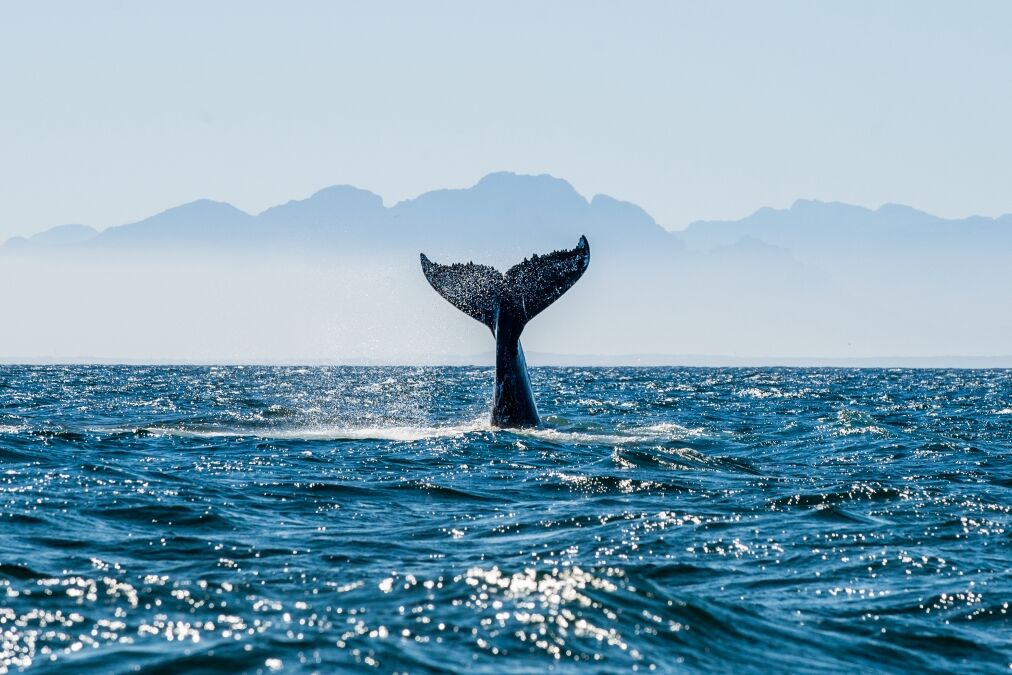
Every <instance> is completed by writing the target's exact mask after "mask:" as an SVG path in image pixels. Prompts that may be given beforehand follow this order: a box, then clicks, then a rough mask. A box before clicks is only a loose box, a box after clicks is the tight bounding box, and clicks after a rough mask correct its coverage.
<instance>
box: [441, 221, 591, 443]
mask: <svg viewBox="0 0 1012 675" xmlns="http://www.w3.org/2000/svg"><path fill="white" fill-rule="evenodd" d="M421 260H422V272H423V273H424V274H425V278H426V279H428V281H429V283H430V284H431V285H432V287H433V288H434V289H436V292H437V293H439V294H440V295H441V296H443V298H445V299H446V300H447V301H449V303H450V304H451V305H453V306H454V307H456V308H457V309H459V310H460V311H462V312H464V314H467V315H468V316H470V317H471V318H474V319H477V320H478V321H481V322H482V323H483V324H485V325H486V326H488V328H489V330H491V331H492V335H494V336H495V390H494V391H493V396H492V426H495V427H534V426H537V425H538V424H540V423H541V418H540V417H538V408H537V405H535V403H534V394H533V393H532V392H531V381H530V378H529V377H528V375H527V362H526V361H525V360H524V350H523V347H521V345H520V334H521V333H522V332H523V330H524V326H526V325H527V322H528V321H530V320H531V319H533V318H534V317H535V316H537V315H538V314H539V313H540V312H541V311H542V310H544V309H545V308H546V307H548V306H549V305H550V304H552V303H553V302H555V301H556V300H558V299H559V298H560V297H561V296H562V294H563V293H565V292H566V291H568V290H569V288H570V287H571V286H572V285H573V284H575V283H576V281H577V279H579V278H580V277H581V276H583V273H584V272H585V271H586V269H587V266H588V265H589V264H590V244H589V243H588V242H587V237H584V236H581V237H580V241H579V242H578V243H577V244H576V248H574V249H571V250H568V251H553V252H552V253H549V254H547V255H537V254H534V255H532V256H531V257H530V258H527V259H525V260H524V261H523V262H521V263H518V264H516V265H514V266H513V267H511V268H510V269H509V270H508V271H507V272H506V273H505V274H503V273H502V272H500V271H499V270H497V269H495V268H492V267H488V266H487V265H476V264H474V263H473V262H469V263H465V264H461V263H457V264H453V265H440V264H439V263H434V262H432V261H431V260H429V259H428V258H427V257H426V256H425V254H424V253H422V254H421Z"/></svg>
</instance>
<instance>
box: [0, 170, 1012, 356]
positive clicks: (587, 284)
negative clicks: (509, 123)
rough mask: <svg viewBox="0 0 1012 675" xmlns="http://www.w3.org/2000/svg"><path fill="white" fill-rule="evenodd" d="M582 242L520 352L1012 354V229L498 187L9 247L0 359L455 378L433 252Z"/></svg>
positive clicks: (206, 215) (864, 212)
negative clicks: (431, 373) (663, 209)
mask: <svg viewBox="0 0 1012 675" xmlns="http://www.w3.org/2000/svg"><path fill="white" fill-rule="evenodd" d="M581 234H586V235H587V237H588V238H589V240H590V245H591V252H592V255H591V258H592V263H591V266H590V269H589V270H588V272H587V274H586V275H585V276H584V278H583V279H581V281H580V283H579V284H577V285H576V286H574V288H573V289H572V290H570V291H569V292H568V293H567V294H566V296H565V299H564V302H560V303H559V307H558V308H553V310H552V311H550V312H545V313H544V315H543V316H539V318H538V319H537V321H535V322H532V325H531V326H530V327H529V328H528V330H527V331H526V332H525V336H528V337H529V339H530V349H531V351H532V353H533V352H538V351H541V352H555V353H583V354H597V355H607V354H636V353H640V354H654V355H657V354H727V355H729V356H731V357H735V358H745V357H759V356H763V355H768V356H770V357H797V358H801V359H805V358H811V359H815V358H816V357H819V358H836V359H841V358H842V359H862V358H867V357H871V356H904V357H926V356H932V355H939V354H950V355H996V354H1008V353H1010V352H1012V314H1010V313H1009V312H1008V311H1007V295H1008V291H1009V289H1010V288H1012V265H1009V264H1008V261H1009V260H1012V215H1006V216H1002V217H1000V218H985V217H980V216H974V217H970V218H965V219H961V220H946V219H942V218H938V217H935V216H932V215H930V214H927V213H923V212H921V211H917V210H916V209H912V208H910V207H907V206H901V205H896V204H886V205H884V206H882V207H880V208H878V209H874V210H872V209H867V208H863V207H859V206H851V205H847V204H840V203H825V202H818V201H811V200H799V201H797V202H795V203H794V204H793V205H792V206H791V207H790V208H789V209H771V208H763V209H759V210H758V211H756V212H755V213H754V214H752V215H751V216H749V217H747V218H743V219H741V220H737V221H701V222H696V223H692V224H691V225H689V227H688V228H687V229H685V230H682V231H668V230H665V229H664V228H662V227H661V226H660V225H658V224H657V223H656V222H655V221H654V219H653V218H652V217H650V215H648V214H647V213H646V212H645V211H643V209H641V208H639V207H638V206H636V205H634V204H630V203H628V202H623V201H620V200H617V199H614V198H612V197H608V196H605V195H597V196H595V197H593V198H591V199H587V198H585V197H583V196H582V195H580V194H579V193H578V192H577V191H576V190H574V189H573V187H572V186H571V185H570V184H569V183H567V182H566V181H564V180H561V179H558V178H554V177H552V176H547V175H542V176H524V175H516V174H512V173H494V174H491V175H488V176H486V177H485V178H483V179H481V180H480V181H479V182H478V183H477V184H475V185H473V186H471V187H469V188H464V189H451V190H437V191H433V192H428V193H425V194H423V195H420V196H419V197H416V198H414V199H409V200H406V201H403V202H400V203H397V204H394V205H392V206H386V205H384V204H383V201H382V199H381V198H380V197H379V196H378V195H375V194H373V193H371V192H368V191H365V190H360V189H357V188H354V187H351V186H334V187H329V188H325V189H323V190H320V191H318V192H316V193H314V194H313V195H311V196H309V197H307V198H305V199H301V200H294V201H290V202H287V203H285V204H281V205H278V206H275V207H272V208H269V209H267V210H265V211H263V212H262V213H260V214H256V215H254V214H249V213H245V212H243V211H241V210H239V209H237V208H235V207H233V206H231V205H229V204H225V203H222V202H215V201H210V200H198V201H195V202H191V203H189V204H184V205H181V206H178V207H175V208H172V209H168V210H166V211H163V212H161V213H158V214H156V215H153V216H151V217H149V218H146V219H144V220H141V221H139V222H136V223H130V224H127V225H121V226H117V227H110V228H108V229H105V230H103V231H101V232H96V231H95V230H93V229H91V228H88V227H84V226H80V225H77V226H62V227H58V228H53V229H52V230H48V231H46V232H43V233H41V234H38V235H35V236H33V237H30V238H27V239H26V238H21V237H16V238H14V239H12V240H10V241H8V242H7V243H6V244H5V245H4V246H2V247H0V256H2V258H3V260H2V262H0V284H2V285H3V287H4V288H5V289H13V292H11V291H10V290H9V291H8V293H6V295H4V296H3V298H2V299H0V313H3V314H4V315H6V316H13V317H19V318H20V323H21V325H22V326H25V327H28V328H26V329H24V330H21V331H8V332H7V333H6V334H5V335H4V336H2V338H0V356H3V355H8V356H9V355H33V356H53V355H59V354H68V355H76V354H81V353H88V354H93V355H95V356H96V357H103V358H120V357H122V358H131V359H135V360H136V359H138V358H141V359H142V358H146V357H155V356H157V357H158V358H159V359H160V360H164V359H173V358H175V359H178V360H184V361H185V360H204V361H208V360H215V359H224V360H231V361H234V360H253V361H256V360H270V359H271V358H272V357H274V356H276V355H279V354H281V355H286V356H290V355H293V354H295V355H302V357H304V358H306V359H309V360H312V359H334V358H337V359H342V358H347V359H351V360H354V359H359V360H365V361H370V360H371V361H383V360H384V359H391V360H400V361H404V360H405V359H407V360H410V358H411V357H410V354H412V353H423V354H428V356H427V357H426V359H431V358H437V359H438V358H439V356H438V354H441V353H442V354H445V355H447V356H446V358H447V359H448V360H449V361H451V362H452V361H453V359H456V358H458V357H459V355H461V354H478V353H484V352H483V350H486V349H487V344H486V342H485V341H486V340H487V335H486V334H484V333H482V332H481V326H479V325H478V324H476V322H473V321H471V320H469V319H468V318H467V317H464V316H463V315H461V314H460V313H459V312H456V311H455V310H453V308H452V307H450V306H449V305H447V304H446V303H445V302H443V301H442V300H441V299H440V298H439V297H438V296H437V295H436V294H434V293H432V292H431V289H429V288H428V286H427V284H425V283H424V279H423V278H422V277H421V272H420V269H419V266H418V253H419V252H422V251H424V252H425V253H426V254H427V255H429V256H430V258H432V259H433V260H435V261H437V262H457V261H461V262H463V261H466V260H474V261H476V262H482V263H487V264H494V265H496V266H498V267H500V269H505V268H507V267H509V266H510V265H512V264H514V263H516V262H519V261H520V260H521V259H522V258H524V257H526V256H529V255H530V254H531V253H534V252H539V253H545V252H548V251H551V250H553V249H559V248H564V247H571V246H573V245H575V243H576V241H577V239H578V237H579V236H580V235H581ZM444 305H445V306H444ZM471 324H475V325H471ZM68 327H70V330H68ZM486 332H487V331H486ZM525 344H527V343H525ZM398 354H399V355H400V356H395V355H398ZM405 354H408V355H409V356H407V357H405V356H404V355H405ZM433 354H435V355H436V356H435V357H433V356H432V355H433ZM454 355H456V356H454ZM771 362H772V361H771ZM812 362H817V361H816V360H813V361H812Z"/></svg>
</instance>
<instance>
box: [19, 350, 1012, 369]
mask: <svg viewBox="0 0 1012 675" xmlns="http://www.w3.org/2000/svg"><path fill="white" fill-rule="evenodd" d="M527 357H528V361H530V362H531V363H530V366H531V367H532V368H553V367H566V368H569V367H572V368H842V369H888V368H903V369H946V370H948V369H953V370H963V369H966V370H991V369H998V370H1009V369H1012V354H997V355H976V356H974V355H935V356H855V357H841V356H823V357H799V356H731V355H717V354H615V355H608V354H553V353H539V352H531V353H529V354H528V355H527ZM494 365H495V359H494V355H493V354H492V353H491V352H489V353H487V354H470V355H459V356H448V355H426V354H413V355H400V356H399V357H398V356H397V355H394V356H392V357H391V358H385V359H384V358H367V357H355V358H305V357H299V358H284V357H282V358H275V359H264V358H251V359H228V358H225V359H177V358H171V357H170V358H152V357H138V358H123V357H99V356H74V357H68V356H54V357H41V356H35V357H28V356H0V367H6V366H130V367H216V366H217V367H292V368H296V367H481V368H491V367H494Z"/></svg>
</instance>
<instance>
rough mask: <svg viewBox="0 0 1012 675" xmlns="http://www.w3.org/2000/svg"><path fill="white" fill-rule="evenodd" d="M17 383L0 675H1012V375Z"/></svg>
mask: <svg viewBox="0 0 1012 675" xmlns="http://www.w3.org/2000/svg"><path fill="white" fill-rule="evenodd" d="M533 379H534V383H535V387H536V389H537V390H538V391H537V396H538V400H539V401H540V403H541V408H542V414H543V416H544V417H545V418H546V422H547V426H546V428H544V429H541V430H537V431H530V432H521V433H512V432H503V431H492V430H491V429H489V428H488V426H487V424H486V422H485V417H486V411H487V409H488V398H489V390H490V380H491V374H490V371H489V370H487V369H481V368H252V367H248V368H162V367H157V368H156V367H80V366H73V367H18V366H7V367H0V505H2V509H0V673H4V672H16V671H17V670H19V669H22V668H28V669H30V670H33V669H67V670H73V671H76V672H85V671H89V670H90V671H94V672H110V671H112V672H116V671H123V672H129V671H131V670H134V669H136V668H138V667H140V668H149V669H152V670H154V671H158V670H165V671H166V672H169V671H171V672H183V671H201V670H203V671H207V670H221V671H227V672H234V671H263V672H270V671H272V670H285V671H307V672H310V671H320V672H329V671H333V670H347V669H360V668H362V667H364V666H374V667H376V668H377V669H378V670H379V671H381V672H391V671H398V672H433V671H445V670H456V671H460V670H469V671H474V672H488V673H499V672H517V671H523V672H538V671H542V670H545V669H556V670H560V671H576V670H580V671H583V670H590V671H591V672H595V671H600V672H610V671H623V670H637V671H651V670H653V671H658V672H670V671H672V670H679V671H698V672H704V671H710V670H713V669H716V668H720V669H731V668H734V669H744V670H794V671H798V670H800V671H817V670H825V669H829V670H844V669H846V670H851V669H857V670H863V671H870V670H876V671H896V672H900V671H909V670H933V671H957V670H958V671H971V670H978V671H1005V672H1007V669H1008V668H1009V667H1010V665H1009V664H1010V663H1012V653H1010V651H1012V650H1010V645H1012V622H1010V616H1009V602H1012V536H1010V534H1009V528H1010V520H1012V518H1010V510H1012V456H1010V455H1012V373H1010V372H1009V371H997V370H996V371H941V370H938V371H931V370H929V371H886V370H790V369H770V370H764V369H651V368H613V369H609V368H605V369H579V368H565V369H537V370H535V371H534V373H533Z"/></svg>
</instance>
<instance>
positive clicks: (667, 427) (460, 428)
mask: <svg viewBox="0 0 1012 675" xmlns="http://www.w3.org/2000/svg"><path fill="white" fill-rule="evenodd" d="M3 429H4V427H0V431H2V430H3ZM139 430H143V431H145V432H147V433H150V434H154V435H157V436H176V437H182V438H263V439H268V440H270V439H274V440H296V441H297V440H304V441H342V440H349V441H368V440H375V441H393V442H401V443H411V442H414V441H424V440H431V439H435V438H453V437H459V436H463V435H466V434H472V433H480V432H490V433H509V434H515V435H518V436H525V437H528V438H536V439H540V440H543V441H548V442H553V443H561V444H584V445H588V444H589V445H631V444H632V445H634V444H638V443H645V442H651V441H658V440H678V439H684V438H689V437H693V436H700V435H702V434H703V430H702V429H688V428H686V427H683V426H682V425H680V424H675V423H670V422H669V423H661V424H654V425H650V426H646V427H633V428H628V429H613V430H609V431H608V432H592V431H564V430H560V429H553V428H551V427H535V428H531V429H495V428H493V427H492V426H491V425H490V424H489V421H488V418H486V417H484V416H483V417H481V418H479V419H477V420H472V421H469V422H465V423H463V424H455V425H446V426H423V425H418V426H415V425H391V426H380V425H372V426H354V425H334V424H316V425H311V426H302V427H283V426H279V427H275V428H271V427H248V426H234V427H188V426H185V425H181V426H158V425H155V426H150V427H143V428H142V429H137V428H95V429H92V431H97V432H100V433H124V432H126V433H133V432H136V431H139Z"/></svg>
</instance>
